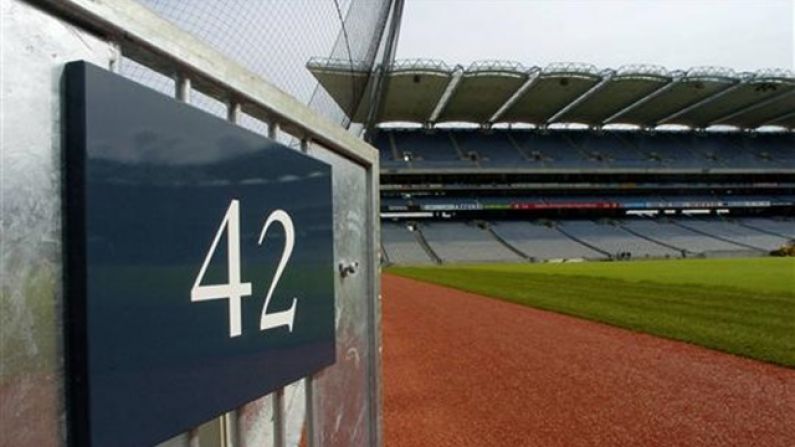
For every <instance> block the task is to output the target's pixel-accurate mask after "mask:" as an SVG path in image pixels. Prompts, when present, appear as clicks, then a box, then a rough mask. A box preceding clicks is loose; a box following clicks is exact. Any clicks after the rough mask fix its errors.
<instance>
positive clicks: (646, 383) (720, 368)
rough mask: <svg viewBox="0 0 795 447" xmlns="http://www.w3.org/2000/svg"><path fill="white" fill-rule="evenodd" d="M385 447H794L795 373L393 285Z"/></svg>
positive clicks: (388, 302) (440, 290)
mask: <svg viewBox="0 0 795 447" xmlns="http://www.w3.org/2000/svg"><path fill="white" fill-rule="evenodd" d="M383 297H384V298H383V340H384V354H383V373H384V435H385V441H386V445H387V447H403V446H406V447H415V446H417V447H419V446H423V447H431V446H456V447H460V446H545V447H546V446H578V445H589V446H596V445H599V446H605V445H610V446H612V445H625V446H654V445H680V446H726V445H736V446H766V447H768V446H795V370H792V369H787V368H783V367H777V366H773V365H770V364H766V363H761V362H756V361H753V360H748V359H744V358H740V357H735V356H732V355H728V354H723V353H720V352H717V351H712V350H708V349H705V348H701V347H697V346H693V345H689V344H686V343H680V342H675V341H671V340H665V339H662V338H658V337H654V336H650V335H645V334H640V333H635V332H632V331H628V330H624V329H619V328H615V327H611V326H607V325H603V324H599V323H594V322H589V321H585V320H580V319H577V318H572V317H568V316H564V315H559V314H555V313H551V312H544V311H539V310H535V309H530V308H527V307H523V306H519V305H516V304H511V303H506V302H502V301H497V300H493V299H489V298H484V297H481V296H478V295H474V294H469V293H465V292H460V291H456V290H452V289H448V288H444V287H440V286H435V285H430V284H425V283H421V282H417V281H413V280H409V279H404V278H399V277H395V276H391V275H384V277H383Z"/></svg>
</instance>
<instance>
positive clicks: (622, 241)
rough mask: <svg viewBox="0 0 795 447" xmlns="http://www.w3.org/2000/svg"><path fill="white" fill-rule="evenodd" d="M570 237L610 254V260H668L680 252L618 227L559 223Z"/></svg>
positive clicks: (602, 224)
mask: <svg viewBox="0 0 795 447" xmlns="http://www.w3.org/2000/svg"><path fill="white" fill-rule="evenodd" d="M560 227H561V228H562V229H563V230H564V231H566V233H568V234H569V235H571V236H574V237H576V238H577V239H578V240H581V241H583V242H585V243H587V244H588V245H591V246H593V247H595V248H598V249H600V250H602V251H604V252H607V253H609V254H610V256H611V257H612V258H615V259H618V258H624V257H627V256H622V255H624V254H626V253H628V254H629V256H628V257H629V258H631V259H637V258H670V257H680V256H681V254H682V253H681V251H680V250H674V249H672V248H670V247H667V246H665V245H662V244H660V243H656V242H652V241H651V240H649V239H643V238H641V237H639V236H637V235H634V234H632V233H630V232H628V231H626V230H624V229H623V228H621V227H620V226H618V225H613V224H611V223H607V222H599V223H597V222H593V221H590V220H573V221H565V222H561V223H560Z"/></svg>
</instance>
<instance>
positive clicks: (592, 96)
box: [307, 60, 795, 264]
mask: <svg viewBox="0 0 795 447" xmlns="http://www.w3.org/2000/svg"><path fill="white" fill-rule="evenodd" d="M307 67H308V68H309V70H310V71H312V73H313V74H314V75H315V77H317V79H318V80H319V82H320V83H321V85H323V86H324V88H326V90H327V91H328V92H329V94H330V95H331V96H332V97H333V98H334V99H335V100H336V101H337V104H338V105H339V106H340V107H341V108H343V109H344V108H345V107H346V105H348V108H349V110H347V112H348V113H349V114H350V116H351V117H352V119H353V120H354V121H357V120H361V119H362V117H361V116H359V117H357V116H356V115H355V114H356V111H355V110H350V106H349V105H350V104H352V103H355V102H353V101H351V98H352V94H351V91H350V86H351V85H352V83H351V82H350V78H351V76H356V73H351V71H350V69H349V65H348V63H347V61H342V60H313V61H310V63H309V64H308V66H307ZM367 75H368V73H364V72H362V73H359V74H358V76H359V77H360V78H361V79H365V78H366V77H367ZM354 79H357V78H354ZM382 82H383V85H384V87H383V97H382V98H380V101H381V102H382V104H380V105H379V108H378V112H377V114H375V115H374V116H373V117H372V119H373V120H374V121H373V124H375V125H381V124H384V123H386V124H384V125H383V126H382V127H378V128H377V129H376V130H374V132H373V134H372V136H371V137H370V138H371V139H372V143H373V144H374V145H375V146H376V147H377V148H378V149H379V153H380V159H381V212H382V214H381V215H382V245H383V253H384V258H385V261H386V262H387V263H394V264H423V263H448V262H450V263H455V262H522V261H549V260H575V259H586V260H604V259H626V258H633V259H638V258H685V257H703V256H736V255H742V254H743V253H745V254H750V255H753V254H762V253H767V252H770V251H772V250H775V249H778V248H781V247H782V246H784V245H785V244H786V243H787V242H788V241H789V240H790V239H792V238H795V232H793V228H795V224H794V223H793V221H792V220H791V216H792V215H793V210H795V208H793V206H795V189H794V187H795V183H793V182H794V181H795V176H793V174H795V153H793V151H792V148H793V145H795V135H793V133H792V128H793V127H795V121H794V120H795V115H793V112H792V110H793V108H795V77H793V73H792V72H791V71H788V70H765V71H760V72H757V73H735V72H734V71H733V70H728V69H718V68H713V67H698V68H693V69H690V70H687V71H681V70H676V71H668V70H666V69H665V68H663V67H657V66H622V67H619V68H617V69H599V68H597V67H594V66H591V65H586V64H573V63H570V64H553V65H550V66H548V67H545V68H539V67H532V68H526V67H524V66H522V65H521V64H519V63H516V62H501V61H483V62H475V63H473V64H472V65H470V66H469V67H467V68H463V67H461V66H456V67H454V68H450V67H449V66H448V65H446V64H445V63H444V62H440V61H422V60H419V61H417V60H414V61H411V60H410V61H397V62H395V63H394V64H393V65H392V66H391V67H390V68H389V69H388V70H387V71H386V73H385V79H384V80H383V81H382ZM360 107H364V109H365V110H367V109H368V108H369V107H370V106H369V105H368V104H364V105H362V106H360ZM394 122H401V123H404V125H405V124H409V125H410V124H411V123H413V124H414V126H412V127H396V126H397V125H395V124H392V125H390V124H388V123H394ZM446 123H454V124H452V125H449V124H448V125H447V126H445V124H446ZM462 123H463V124H462ZM467 124H469V126H467V127H468V128H467V127H464V126H466V125H467ZM710 126H723V127H724V130H722V131H721V130H705V129H706V128H708V127H710ZM729 126H731V130H729V131H727V130H725V128H727V127H729ZM761 126H775V128H774V129H775V130H773V131H770V130H768V131H764V130H763V131H761V132H757V131H756V129H757V128H759V127H761ZM671 129H674V130H671ZM776 130H777V131H776Z"/></svg>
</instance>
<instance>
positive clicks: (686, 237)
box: [623, 219, 748, 254]
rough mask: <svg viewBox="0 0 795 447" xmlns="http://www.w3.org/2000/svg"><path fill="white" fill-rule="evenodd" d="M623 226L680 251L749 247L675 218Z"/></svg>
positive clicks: (630, 223)
mask: <svg viewBox="0 0 795 447" xmlns="http://www.w3.org/2000/svg"><path fill="white" fill-rule="evenodd" d="M623 226H624V227H625V228H627V229H628V230H630V231H632V232H633V233H635V234H638V235H640V236H643V237H645V238H647V239H649V240H652V241H656V242H659V243H662V244H665V245H668V246H669V247H675V248H676V249H678V250H680V251H683V252H687V253H691V254H703V253H708V252H732V251H741V250H745V249H747V248H748V247H743V246H740V245H737V244H733V243H731V242H728V241H725V240H720V239H716V238H714V237H711V236H710V235H708V234H703V233H699V232H696V231H693V230H692V229H690V228H688V227H685V226H683V225H681V224H678V223H677V221H675V220H669V219H661V220H651V219H648V220H630V221H627V222H625V223H624V224H623Z"/></svg>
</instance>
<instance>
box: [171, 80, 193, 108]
mask: <svg viewBox="0 0 795 447" xmlns="http://www.w3.org/2000/svg"><path fill="white" fill-rule="evenodd" d="M190 92H191V86H190V78H189V77H187V76H185V74H184V73H177V76H176V78H175V79H174V96H175V97H176V98H177V99H178V100H180V101H182V102H184V103H188V104H190Z"/></svg>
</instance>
